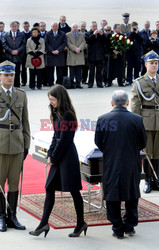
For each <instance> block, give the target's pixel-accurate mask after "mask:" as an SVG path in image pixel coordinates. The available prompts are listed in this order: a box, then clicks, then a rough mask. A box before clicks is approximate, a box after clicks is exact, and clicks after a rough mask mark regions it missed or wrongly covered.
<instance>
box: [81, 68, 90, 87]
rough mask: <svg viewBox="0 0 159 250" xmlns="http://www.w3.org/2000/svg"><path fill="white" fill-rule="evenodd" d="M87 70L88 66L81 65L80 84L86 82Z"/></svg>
mask: <svg viewBox="0 0 159 250" xmlns="http://www.w3.org/2000/svg"><path fill="white" fill-rule="evenodd" d="M88 70H89V66H88V65H82V83H85V82H87V78H88Z"/></svg>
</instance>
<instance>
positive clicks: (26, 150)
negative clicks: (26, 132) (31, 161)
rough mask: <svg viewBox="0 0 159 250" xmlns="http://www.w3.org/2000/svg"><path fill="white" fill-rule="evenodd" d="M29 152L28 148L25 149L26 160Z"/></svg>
mask: <svg viewBox="0 0 159 250" xmlns="http://www.w3.org/2000/svg"><path fill="white" fill-rule="evenodd" d="M28 152H29V150H28V148H24V160H25V158H26V157H27V155H28Z"/></svg>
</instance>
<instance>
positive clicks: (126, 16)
mask: <svg viewBox="0 0 159 250" xmlns="http://www.w3.org/2000/svg"><path fill="white" fill-rule="evenodd" d="M122 16H123V22H124V23H122V24H121V32H122V34H124V35H127V34H128V33H129V32H130V31H131V24H130V23H129V16H130V14H129V13H124V14H122Z"/></svg>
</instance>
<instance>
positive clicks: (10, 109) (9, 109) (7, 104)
mask: <svg viewBox="0 0 159 250" xmlns="http://www.w3.org/2000/svg"><path fill="white" fill-rule="evenodd" d="M0 98H1V99H2V100H3V102H4V103H5V104H6V106H7V107H8V110H7V111H6V113H5V115H4V117H3V118H1V119H4V120H6V119H7V116H8V114H9V111H11V112H12V113H13V114H14V115H15V116H16V118H17V119H18V121H19V122H21V120H20V118H19V116H18V115H17V114H16V113H15V111H14V110H13V109H12V107H11V106H10V105H9V103H8V102H6V101H5V100H4V99H3V98H2V97H1V96H0ZM4 120H0V121H4Z"/></svg>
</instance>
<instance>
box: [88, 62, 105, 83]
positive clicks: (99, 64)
mask: <svg viewBox="0 0 159 250" xmlns="http://www.w3.org/2000/svg"><path fill="white" fill-rule="evenodd" d="M95 69H96V83H97V87H99V86H102V69H103V62H101V61H98V62H89V70H90V71H89V80H88V85H89V86H91V87H93V83H94V78H95Z"/></svg>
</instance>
